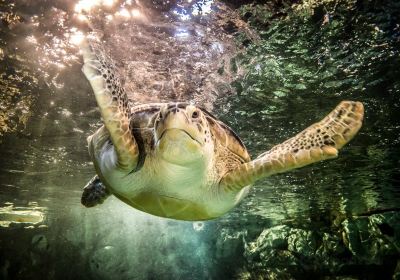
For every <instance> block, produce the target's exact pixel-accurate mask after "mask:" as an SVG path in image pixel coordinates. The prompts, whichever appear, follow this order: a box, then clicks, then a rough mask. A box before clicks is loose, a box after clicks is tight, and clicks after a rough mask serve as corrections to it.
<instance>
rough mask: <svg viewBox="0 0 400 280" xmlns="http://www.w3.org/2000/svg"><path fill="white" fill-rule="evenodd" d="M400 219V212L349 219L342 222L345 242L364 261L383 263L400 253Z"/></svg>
mask: <svg viewBox="0 0 400 280" xmlns="http://www.w3.org/2000/svg"><path fill="white" fill-rule="evenodd" d="M399 221H400V214H399V213H393V212H387V213H384V214H375V215H371V216H366V217H364V216H363V217H355V218H351V219H347V220H345V221H343V223H342V225H343V238H344V240H343V241H344V244H345V245H346V247H347V248H348V249H349V250H350V252H351V253H352V254H353V255H354V256H355V257H356V258H357V259H359V260H360V261H362V262H363V263H368V264H378V265H379V264H383V261H384V260H385V258H387V257H391V256H398V255H399V254H400V251H399V248H400V247H399V245H400V244H399V235H400V227H399V226H398V224H399ZM396 237H397V238H396Z"/></svg>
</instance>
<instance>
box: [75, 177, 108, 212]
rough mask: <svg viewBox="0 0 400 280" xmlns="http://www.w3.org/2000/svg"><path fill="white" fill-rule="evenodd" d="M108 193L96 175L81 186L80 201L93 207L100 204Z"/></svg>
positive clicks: (86, 205)
mask: <svg viewBox="0 0 400 280" xmlns="http://www.w3.org/2000/svg"><path fill="white" fill-rule="evenodd" d="M109 195H110V193H109V192H108V190H107V189H106V187H105V186H104V185H103V183H102V182H101V181H100V179H99V177H98V176H97V175H96V176H94V177H93V178H92V179H91V180H90V181H89V183H87V185H86V186H85V187H84V188H83V194H82V198H81V203H82V204H83V205H84V206H85V207H93V206H96V205H98V204H102V203H103V202H104V200H106V198H107V197H108V196H109Z"/></svg>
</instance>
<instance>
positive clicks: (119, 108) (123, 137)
mask: <svg viewBox="0 0 400 280" xmlns="http://www.w3.org/2000/svg"><path fill="white" fill-rule="evenodd" d="M81 49H82V54H83V59H84V65H83V67H82V71H83V73H84V74H85V76H86V78H87V79H88V80H89V82H90V84H91V86H92V88H93V92H94V95H95V97H96V101H97V104H98V106H99V108H100V112H101V115H102V117H103V121H104V125H105V127H106V129H107V131H108V132H109V134H110V137H111V141H112V143H113V144H114V147H115V150H116V153H117V167H118V168H119V169H120V170H124V171H126V172H130V171H132V170H133V169H134V168H135V167H136V164H137V161H138V157H139V149H138V146H137V144H136V141H135V139H134V137H133V136H132V132H131V130H130V127H129V125H130V109H129V107H128V97H127V95H126V93H125V91H124V89H123V87H122V86H121V82H120V79H119V77H118V73H117V72H116V69H115V66H114V63H113V61H112V60H111V59H110V58H109V57H108V56H107V54H106V52H105V50H104V49H103V47H102V46H101V44H100V43H99V42H98V41H97V40H96V39H94V38H87V39H86V40H84V42H83V43H82V45H81Z"/></svg>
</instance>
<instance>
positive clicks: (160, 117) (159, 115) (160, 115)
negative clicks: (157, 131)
mask: <svg viewBox="0 0 400 280" xmlns="http://www.w3.org/2000/svg"><path fill="white" fill-rule="evenodd" d="M158 118H159V119H160V120H161V119H162V118H163V114H162V112H161V111H160V114H158Z"/></svg>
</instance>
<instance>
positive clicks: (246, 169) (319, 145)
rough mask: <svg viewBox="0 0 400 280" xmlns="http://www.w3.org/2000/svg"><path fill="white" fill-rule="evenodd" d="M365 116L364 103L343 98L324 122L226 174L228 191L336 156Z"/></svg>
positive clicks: (222, 182) (224, 181)
mask: <svg viewBox="0 0 400 280" xmlns="http://www.w3.org/2000/svg"><path fill="white" fill-rule="evenodd" d="M363 116H364V106H363V105H362V103H360V102H353V101H343V102H341V103H340V104H339V105H338V106H337V107H336V108H335V109H334V110H333V111H332V112H331V113H330V114H329V115H327V116H326V117H325V118H324V119H322V120H321V121H320V122H318V123H315V124H313V125H312V126H310V127H308V128H306V129H305V130H303V131H302V132H300V133H299V134H297V135H296V136H294V137H293V138H290V139H289V140H287V141H285V142H283V143H282V144H279V145H276V146H275V147H273V148H272V149H271V150H269V151H268V152H265V153H263V154H261V155H260V156H259V157H258V158H256V159H255V160H253V161H251V162H247V163H244V164H242V165H240V166H239V167H238V168H236V169H234V170H233V171H231V172H229V173H228V174H226V175H225V176H224V177H223V178H222V180H221V182H220V184H221V185H222V187H223V188H224V189H225V190H226V191H229V192H231V191H239V190H241V189H242V188H243V187H246V186H248V185H250V184H252V183H254V182H255V181H256V180H258V179H261V178H264V177H268V176H270V175H273V174H276V173H282V172H285V171H288V170H291V169H295V168H299V167H303V166H305V165H308V164H311V163H314V162H318V161H321V160H325V159H331V158H335V157H337V155H338V149H340V148H341V147H343V146H344V145H345V144H346V143H347V142H349V141H350V140H351V139H352V138H353V137H354V135H356V134H357V132H358V130H359V129H360V128H361V125H362V120H363Z"/></svg>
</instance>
